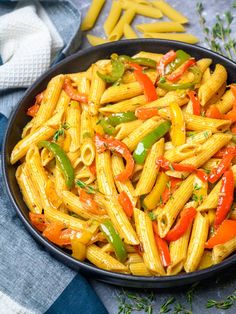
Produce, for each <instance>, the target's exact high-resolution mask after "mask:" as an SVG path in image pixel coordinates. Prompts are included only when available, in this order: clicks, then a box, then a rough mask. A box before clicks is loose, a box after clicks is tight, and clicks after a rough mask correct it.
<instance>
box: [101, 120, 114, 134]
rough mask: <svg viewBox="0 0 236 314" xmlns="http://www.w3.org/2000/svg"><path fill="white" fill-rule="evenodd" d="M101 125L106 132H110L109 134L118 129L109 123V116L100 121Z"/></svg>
mask: <svg viewBox="0 0 236 314" xmlns="http://www.w3.org/2000/svg"><path fill="white" fill-rule="evenodd" d="M99 123H100V125H101V126H102V128H103V131H104V133H106V134H108V135H114V134H115V131H116V129H115V128H114V126H112V125H111V124H110V123H109V119H108V118H103V119H101V120H100V121H99Z"/></svg>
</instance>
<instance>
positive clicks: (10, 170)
mask: <svg viewBox="0 0 236 314" xmlns="http://www.w3.org/2000/svg"><path fill="white" fill-rule="evenodd" d="M170 49H174V50H177V49H183V50H185V51H186V52H187V53H189V54H190V55H192V56H193V57H195V58H196V59H200V58H211V59H213V64H216V63H220V64H222V65H223V66H225V67H226V69H227V71H228V81H229V82H235V81H236V64H235V63H234V62H232V61H231V60H229V59H227V58H225V57H223V56H220V55H219V54H217V53H214V52H212V51H209V50H207V49H204V48H201V47H198V46H192V45H188V44H184V43H181V42H176V41H169V40H157V39H137V40H124V41H119V42H115V43H108V44H105V45H101V46H99V47H92V48H89V49H86V50H83V51H81V52H79V53H77V54H74V55H72V56H71V57H69V58H66V59H65V60H63V61H62V62H60V63H58V64H57V65H55V66H54V67H53V68H51V69H50V70H49V71H47V72H46V73H45V74H44V75H42V76H41V77H40V78H39V79H38V80H37V81H36V82H35V83H34V84H33V86H31V87H30V88H29V89H28V90H27V91H26V93H25V95H24V97H23V98H22V100H21V101H20V102H19V104H18V106H17V108H16V109H15V111H14V112H13V113H12V115H11V117H10V121H9V124H8V128H7V132H6V135H5V139H4V143H3V162H2V165H3V175H4V180H5V184H6V187H7V192H8V194H9V197H10V199H11V201H12V203H13V204H14V206H15V209H16V211H17V213H18V215H19V217H20V218H21V220H22V221H23V223H24V225H25V227H26V229H27V230H28V231H29V232H30V233H31V234H32V236H33V237H34V238H35V239H36V240H37V241H38V242H39V243H40V244H42V245H43V246H44V247H45V248H46V249H47V250H48V251H49V252H50V253H51V254H53V256H55V257H56V258H57V259H58V260H60V261H62V262H63V263H65V264H66V265H68V266H70V267H72V268H73V269H75V270H80V271H81V272H83V273H84V274H86V275H89V276H92V277H93V278H97V279H99V280H101V281H104V282H107V283H111V284H114V285H120V286H126V287H135V288H144V287H145V288H167V287H174V286H182V285H185V284H190V283H193V282H195V281H199V280H202V279H205V278H208V277H210V276H213V275H215V274H216V273H218V272H220V271H222V270H223V269H225V268H228V267H229V266H231V265H233V264H234V263H236V254H234V255H232V256H231V257H229V258H227V259H226V260H225V261H223V262H222V263H220V264H218V265H215V266H212V267H210V268H207V269H204V270H200V271H195V272H192V273H189V274H180V275H176V276H166V277H139V276H133V275H125V274H119V273H113V272H109V271H105V270H102V269H99V268H97V267H95V266H93V265H91V264H90V263H87V262H80V261H78V260H76V259H74V258H72V257H71V256H70V255H69V254H67V253H66V252H65V251H63V250H62V249H60V248H59V247H57V246H55V245H54V244H52V243H51V242H49V241H48V240H47V239H45V238H44V237H43V236H42V235H41V234H40V233H39V232H38V231H37V230H36V229H35V228H34V227H33V226H32V225H31V223H30V221H29V218H28V209H27V207H26V205H25V203H24V201H23V198H22V195H21V192H20V190H19V187H18V185H17V182H16V179H15V171H16V168H17V165H14V166H12V165H11V164H10V161H9V160H10V154H11V151H12V149H13V147H14V146H15V144H16V143H17V142H18V141H19V139H20V137H21V133H22V129H23V127H24V126H25V125H26V123H27V122H28V120H29V119H28V117H27V116H26V114H25V113H26V110H27V108H28V107H29V106H30V105H31V104H32V103H33V102H34V98H35V96H36V95H37V94H38V93H39V92H41V91H42V90H44V89H45V88H46V86H47V83H48V81H49V80H50V79H51V78H52V77H53V76H55V75H57V74H60V73H70V72H77V71H84V70H86V69H87V68H88V67H89V66H90V64H91V63H92V62H95V61H97V60H98V59H104V58H107V57H109V56H110V55H111V54H112V53H114V52H115V53H118V54H127V55H133V54H135V53H137V52H139V51H141V50H145V51H150V52H157V53H166V52H167V51H169V50H170Z"/></svg>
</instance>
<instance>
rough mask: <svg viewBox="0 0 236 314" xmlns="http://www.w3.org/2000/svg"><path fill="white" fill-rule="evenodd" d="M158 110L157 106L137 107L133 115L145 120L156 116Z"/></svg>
mask: <svg viewBox="0 0 236 314" xmlns="http://www.w3.org/2000/svg"><path fill="white" fill-rule="evenodd" d="M158 114H159V112H158V109H157V108H154V107H153V108H137V109H136V110H135V115H136V117H137V118H138V119H140V120H147V119H149V118H151V117H154V116H158Z"/></svg>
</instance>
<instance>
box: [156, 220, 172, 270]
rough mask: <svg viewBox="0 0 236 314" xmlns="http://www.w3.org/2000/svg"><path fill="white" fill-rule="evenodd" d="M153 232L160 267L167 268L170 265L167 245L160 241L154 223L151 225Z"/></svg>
mask: <svg viewBox="0 0 236 314" xmlns="http://www.w3.org/2000/svg"><path fill="white" fill-rule="evenodd" d="M152 227H153V232H154V239H155V242H156V246H157V249H158V252H159V255H160V258H161V262H162V265H163V266H164V267H168V266H169V265H170V264H171V258H170V251H169V247H168V244H167V242H166V240H165V239H162V238H161V237H160V236H159V234H158V230H157V224H156V222H153V223H152Z"/></svg>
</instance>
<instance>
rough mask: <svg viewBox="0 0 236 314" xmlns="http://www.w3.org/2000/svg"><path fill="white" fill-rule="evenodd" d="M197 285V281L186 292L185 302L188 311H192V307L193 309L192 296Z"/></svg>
mask: <svg viewBox="0 0 236 314" xmlns="http://www.w3.org/2000/svg"><path fill="white" fill-rule="evenodd" d="M198 285H199V281H198V282H195V283H194V284H193V285H192V286H191V287H190V289H189V290H188V291H187V293H186V297H187V301H188V303H189V305H190V309H191V311H192V307H193V304H192V303H193V296H194V293H195V291H196V288H197V286H198Z"/></svg>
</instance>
